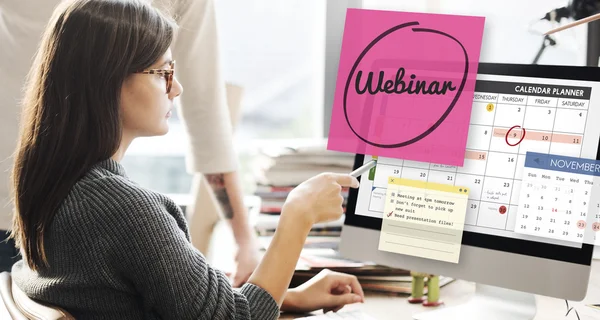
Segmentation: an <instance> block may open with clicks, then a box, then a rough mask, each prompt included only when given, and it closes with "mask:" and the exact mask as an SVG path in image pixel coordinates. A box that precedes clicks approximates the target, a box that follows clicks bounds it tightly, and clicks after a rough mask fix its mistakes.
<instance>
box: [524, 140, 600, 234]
mask: <svg viewBox="0 0 600 320" xmlns="http://www.w3.org/2000/svg"><path fill="white" fill-rule="evenodd" d="M599 175H600V161H597V160H591V159H582V158H575V157H566V156H560V155H553V154H542V153H536V152H528V153H527V156H526V159H525V167H524V169H523V181H522V185H521V194H520V197H519V199H520V202H519V209H518V212H517V222H516V228H515V232H518V233H522V234H528V235H533V236H539V237H545V238H552V239H558V240H564V241H569V242H575V243H582V242H583V240H584V234H585V231H586V227H587V217H588V214H589V212H588V211H589V209H590V200H591V194H592V187H593V185H594V178H595V177H597V176H599Z"/></svg>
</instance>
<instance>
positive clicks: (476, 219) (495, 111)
mask: <svg viewBox="0 0 600 320" xmlns="http://www.w3.org/2000/svg"><path fill="white" fill-rule="evenodd" d="M499 98H500V95H499V94H498V95H496V107H497V106H498V99H499ZM497 110H498V109H497V108H494V110H493V112H494V117H493V118H492V126H491V130H490V134H491V136H492V137H493V135H494V123H496V114H497ZM491 145H492V139H490V142H489V144H488V151H486V152H487V159H486V160H485V167H484V169H483V172H484V173H485V172H487V166H488V163H489V155H490V153H489V150H490V147H491ZM485 177H486V176H485V174H484V175H483V176H481V185H482V186H485ZM483 190H484V188H481V193H480V194H479V202H478V207H477V208H476V209H477V210H476V212H477V217H476V218H475V225H479V217H480V215H481V207H482V203H483V199H482V198H483Z"/></svg>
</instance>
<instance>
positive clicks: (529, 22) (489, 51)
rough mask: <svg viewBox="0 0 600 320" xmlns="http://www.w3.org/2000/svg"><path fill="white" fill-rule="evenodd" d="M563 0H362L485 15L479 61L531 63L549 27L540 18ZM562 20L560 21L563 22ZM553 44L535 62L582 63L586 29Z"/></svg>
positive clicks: (375, 5)
mask: <svg viewBox="0 0 600 320" xmlns="http://www.w3.org/2000/svg"><path fill="white" fill-rule="evenodd" d="M567 2H568V1H565V0H531V1H522V0H502V1H480V0H424V1H412V0H363V8H366V9H381V10H398V11H413V12H430V13H444V14H458V15H474V16H483V17H485V29H484V35H483V43H482V46H481V59H480V61H482V62H498V63H523V64H530V63H532V62H533V59H534V57H535V56H536V54H537V52H538V50H539V49H540V47H541V45H542V40H543V36H542V32H544V31H547V30H550V29H552V26H553V25H552V24H550V22H548V21H540V18H542V17H543V16H544V15H545V14H546V12H548V11H550V10H553V9H555V8H560V7H563V6H565V5H567ZM563 23H564V21H563ZM555 39H556V42H557V44H556V46H554V47H548V48H546V49H545V51H544V52H543V54H542V55H541V57H540V60H539V62H538V63H539V64H552V65H585V63H586V41H587V32H586V28H585V27H583V28H582V27H580V28H573V29H571V30H565V31H564V32H561V33H557V34H556V35H555Z"/></svg>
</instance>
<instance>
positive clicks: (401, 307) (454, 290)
mask: <svg viewBox="0 0 600 320" xmlns="http://www.w3.org/2000/svg"><path fill="white" fill-rule="evenodd" d="M215 237H217V238H218V239H219V240H218V241H214V240H215V239H214V238H213V241H212V243H211V247H212V246H213V245H214V246H218V247H219V249H220V252H227V250H223V248H227V247H229V248H234V242H233V240H232V237H231V235H230V232H229V229H228V228H227V227H226V226H225V225H224V224H222V223H220V224H219V225H218V226H217V228H216V229H215ZM217 243H218V244H217ZM211 252H216V250H211ZM231 252H233V251H231ZM232 256H233V253H232V254H231V256H218V257H217V256H214V257H213V256H212V255H211V254H210V253H209V255H208V258H209V261H211V263H213V265H215V266H217V267H221V268H227V269H229V268H230V267H231V266H232V262H231V259H232ZM549 280H550V279H549ZM474 292H475V284H474V283H472V282H467V281H463V280H456V281H454V282H452V283H450V284H448V285H446V286H444V287H442V289H441V294H440V296H441V300H442V301H444V303H445V305H446V306H453V305H457V304H461V303H464V302H467V301H468V300H469V298H470V297H471V295H472V294H473V293H474ZM536 302H537V310H538V313H537V315H536V317H535V320H576V319H577V316H576V315H575V314H574V312H573V311H571V313H570V314H569V316H568V317H565V314H566V312H567V307H566V304H565V301H564V300H561V299H555V298H550V297H545V296H536ZM592 303H596V304H598V303H600V260H594V261H593V263H592V271H591V275H590V284H589V286H588V291H587V295H586V297H585V299H584V300H583V301H582V302H571V301H569V306H570V307H575V309H576V310H577V312H578V313H579V316H580V318H581V320H591V319H600V310H596V309H592V308H590V307H587V306H586V304H592ZM442 307H443V306H442ZM354 309H360V310H362V311H364V312H366V313H368V314H369V315H371V316H373V317H375V318H376V319H379V320H386V319H400V320H402V319H407V320H410V319H412V315H414V314H418V313H421V312H424V311H427V310H433V309H430V308H425V307H423V306H421V305H420V304H417V305H414V304H409V303H408V302H407V301H406V297H402V296H395V297H392V296H386V295H380V294H367V296H366V297H365V303H364V304H354V305H349V306H346V307H344V309H342V310H354ZM315 314H318V313H315ZM303 316H306V315H292V314H282V316H281V318H280V319H294V318H299V317H303Z"/></svg>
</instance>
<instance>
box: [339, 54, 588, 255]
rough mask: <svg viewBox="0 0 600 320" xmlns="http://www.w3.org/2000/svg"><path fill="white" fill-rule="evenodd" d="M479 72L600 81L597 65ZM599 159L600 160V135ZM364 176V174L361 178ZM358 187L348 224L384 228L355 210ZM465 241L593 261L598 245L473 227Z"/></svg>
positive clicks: (496, 67)
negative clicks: (499, 233) (557, 242)
mask: <svg viewBox="0 0 600 320" xmlns="http://www.w3.org/2000/svg"><path fill="white" fill-rule="evenodd" d="M478 73H479V74H490V75H503V76H520V77H532V78H547V79H564V80H581V81H597V82H600V70H599V69H598V68H594V67H573V66H545V65H523V64H500V63H480V64H479V68H478ZM598 144H599V147H598V152H597V154H596V159H597V160H600V139H599V141H598ZM363 163H364V155H362V154H356V156H355V157H354V169H356V168H358V167H360V166H361V165H362V164H363ZM359 180H360V178H359ZM357 197H358V189H350V192H349V195H348V203H347V208H346V219H345V221H344V225H350V226H354V227H359V228H367V229H372V230H377V231H380V230H381V224H382V219H380V218H373V217H367V216H361V215H356V214H355V209H356V201H357ZM462 244H463V245H468V246H473V247H478V248H483V249H491V250H497V251H502V252H509V253H515V254H521V255H527V256H533V257H539V258H545V259H552V260H557V261H564V262H571V263H576V264H581V265H587V266H589V265H591V262H592V254H593V250H594V246H593V245H592V244H585V243H584V244H583V245H582V247H581V248H574V247H568V246H561V245H554V244H548V243H542V242H533V241H527V240H522V239H514V238H507V237H502V236H494V235H488V234H482V233H476V232H470V231H464V232H463V238H462Z"/></svg>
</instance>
